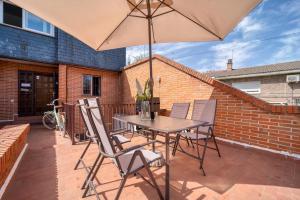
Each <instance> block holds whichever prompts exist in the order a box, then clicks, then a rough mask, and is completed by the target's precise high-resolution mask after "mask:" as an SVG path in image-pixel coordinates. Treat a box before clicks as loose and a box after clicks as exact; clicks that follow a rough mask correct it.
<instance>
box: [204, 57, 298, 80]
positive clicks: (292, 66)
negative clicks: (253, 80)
mask: <svg viewBox="0 0 300 200" xmlns="http://www.w3.org/2000/svg"><path fill="white" fill-rule="evenodd" d="M293 70H300V61H294V62H286V63H277V64H271V65H263V66H257V67H245V68H239V69H233V70H232V71H227V70H220V71H209V72H207V73H206V74H207V75H209V76H211V77H214V78H226V77H234V76H241V75H255V74H264V73H265V74H266V75H267V74H268V73H272V72H285V71H286V72H287V73H289V72H291V71H293Z"/></svg>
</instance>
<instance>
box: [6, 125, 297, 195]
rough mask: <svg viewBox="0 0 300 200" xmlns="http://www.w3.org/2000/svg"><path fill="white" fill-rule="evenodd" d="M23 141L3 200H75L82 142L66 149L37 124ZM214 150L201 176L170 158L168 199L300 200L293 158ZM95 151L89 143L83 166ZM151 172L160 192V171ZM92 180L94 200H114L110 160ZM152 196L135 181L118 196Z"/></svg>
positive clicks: (185, 160) (187, 162)
mask: <svg viewBox="0 0 300 200" xmlns="http://www.w3.org/2000/svg"><path fill="white" fill-rule="evenodd" d="M28 142H29V149H28V150H27V152H26V153H25V155H24V158H23V160H22V162H21V164H20V167H19V168H18V169H17V172H16V174H15V176H14V178H13V180H12V182H11V183H10V185H9V187H8V190H7V191H6V193H5V194H4V197H3V199H5V200H35V199H36V200H41V199H43V200H56V199H60V200H62V199H63V200H77V199H81V195H82V190H80V186H81V184H82V181H83V179H84V176H85V171H84V169H79V170H76V171H74V170H73V168H74V165H75V163H76V161H77V158H78V157H79V155H80V153H81V152H82V149H83V148H84V146H85V144H82V145H74V146H72V145H71V144H70V141H69V139H67V138H63V137H62V136H60V135H58V134H55V132H53V131H48V130H46V129H44V128H42V127H40V126H33V127H32V130H31V133H30V135H29V141H28ZM134 142H135V143H143V142H145V138H142V137H135V138H134ZM183 146H185V144H183ZM190 149H191V148H190ZM220 149H221V154H222V158H219V157H218V156H217V154H216V152H215V151H211V150H208V154H207V157H206V158H207V160H206V162H205V169H206V172H207V176H206V177H204V176H202V174H201V173H200V171H199V169H198V167H199V164H198V162H197V161H196V160H194V159H192V158H190V157H187V156H186V155H184V154H182V153H180V152H178V153H177V154H176V156H175V157H171V159H172V160H171V199H198V200H200V199H234V200H242V199H277V200H279V199H282V200H288V199H300V161H299V160H298V161H297V160H292V159H286V158H285V157H283V156H279V155H274V154H271V153H266V152H262V151H258V150H253V149H245V148H242V147H239V146H233V145H229V144H220ZM96 152H97V148H96V146H95V145H94V146H93V148H92V149H91V150H90V151H89V155H88V158H87V161H88V163H92V161H93V159H94V158H95V156H96ZM152 170H153V171H154V173H155V177H156V179H157V180H158V182H159V185H160V186H161V189H162V190H164V187H163V186H164V179H163V172H164V168H162V169H157V168H153V169H152ZM98 179H99V181H100V182H101V184H102V185H101V186H98V187H97V190H98V192H99V194H100V195H101V196H100V198H101V199H114V197H115V194H116V192H117V188H118V186H119V183H120V177H119V174H118V172H117V170H116V168H115V167H114V165H113V163H112V162H111V161H110V160H106V161H105V163H104V165H103V167H102V168H101V169H100V171H99V173H98ZM157 198H158V197H157V195H156V192H155V190H154V189H153V188H152V187H151V186H149V185H148V184H147V183H145V182H144V181H143V180H142V179H141V178H136V177H132V178H130V179H128V181H127V183H126V186H125V188H124V190H123V193H122V195H121V199H134V200H142V199H157ZM85 199H88V200H89V199H96V198H95V196H90V197H88V198H85Z"/></svg>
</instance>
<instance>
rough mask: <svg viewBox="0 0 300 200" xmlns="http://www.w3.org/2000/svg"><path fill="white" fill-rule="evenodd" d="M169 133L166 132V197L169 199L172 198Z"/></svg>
mask: <svg viewBox="0 0 300 200" xmlns="http://www.w3.org/2000/svg"><path fill="white" fill-rule="evenodd" d="M169 140H170V138H169V134H166V141H165V143H166V166H165V167H166V180H165V181H166V183H165V185H166V186H165V199H166V200H169V199H170V174H169V173H170V171H169V164H170V161H169V156H170V151H169Z"/></svg>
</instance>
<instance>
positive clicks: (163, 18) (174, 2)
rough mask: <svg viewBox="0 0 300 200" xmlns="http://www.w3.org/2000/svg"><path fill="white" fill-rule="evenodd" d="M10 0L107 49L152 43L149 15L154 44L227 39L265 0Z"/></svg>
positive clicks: (96, 45) (78, 37) (80, 38)
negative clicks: (237, 25) (149, 35)
mask: <svg viewBox="0 0 300 200" xmlns="http://www.w3.org/2000/svg"><path fill="white" fill-rule="evenodd" d="M10 1H11V2H13V3H15V4H16V5H18V6H20V7H22V8H24V9H26V10H28V11H29V12H32V13H33V14H35V15H37V16H39V17H41V18H43V19H45V20H47V21H49V22H50V23H52V24H54V25H55V26H57V27H58V28H60V29H62V30H64V31H66V32H67V33H69V34H70V35H72V36H74V37H75V38H77V39H79V40H81V41H82V42H84V43H86V44H87V45H89V46H90V47H92V48H93V49H95V50H107V49H113V48H120V47H128V46H134V45H142V44H147V43H149V37H148V19H149V18H151V25H150V26H151V41H152V42H153V43H165V42H193V41H213V40H222V39H224V37H225V36H226V35H227V34H228V33H229V32H231V31H232V29H233V28H234V27H235V26H236V24H238V22H239V21H241V19H242V18H243V17H244V16H246V15H247V14H248V13H249V12H250V11H251V10H252V9H253V8H254V7H255V6H256V5H257V4H258V3H259V2H260V1H261V0H88V1H83V0H43V1H41V0H10ZM148 1H149V8H150V12H148V11H149V10H148V7H147V2H148ZM149 14H150V15H149Z"/></svg>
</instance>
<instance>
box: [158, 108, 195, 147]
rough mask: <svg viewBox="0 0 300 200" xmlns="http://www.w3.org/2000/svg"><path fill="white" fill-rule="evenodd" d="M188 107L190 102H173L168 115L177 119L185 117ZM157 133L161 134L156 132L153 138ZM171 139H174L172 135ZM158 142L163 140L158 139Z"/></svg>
mask: <svg viewBox="0 0 300 200" xmlns="http://www.w3.org/2000/svg"><path fill="white" fill-rule="evenodd" d="M189 108H190V103H173V105H172V109H171V113H170V115H169V117H173V118H178V119H186V117H187V114H188V112H189ZM157 135H161V134H159V132H158V133H156V135H155V138H156V136H157ZM172 139H174V137H172ZM158 142H160V143H163V144H164V142H162V141H158ZM173 142H174V141H173ZM187 142H188V141H187ZM188 144H189V143H188Z"/></svg>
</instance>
